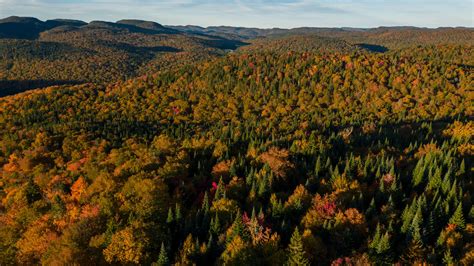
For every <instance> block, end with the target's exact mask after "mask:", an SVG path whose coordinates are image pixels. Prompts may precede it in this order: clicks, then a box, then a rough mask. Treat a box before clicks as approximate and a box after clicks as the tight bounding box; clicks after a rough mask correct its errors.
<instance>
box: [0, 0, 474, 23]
mask: <svg viewBox="0 0 474 266" xmlns="http://www.w3.org/2000/svg"><path fill="white" fill-rule="evenodd" d="M473 2H474V0H431V1H428V0H399V1H396V0H360V1H356V0H215V1H211V0H119V1H112V0H0V17H8V16H12V15H16V16H31V17H37V18H39V19H43V20H46V19H53V18H66V19H80V20H84V21H92V20H106V21H117V20H120V19H143V20H151V21H156V22H159V23H161V24H164V25H199V26H220V25H226V26H243V27H258V28H273V27H280V28H294V27H302V26H310V27H361V28H369V27H378V26H418V27H430V28H435V27H452V26H465V27H474V8H473Z"/></svg>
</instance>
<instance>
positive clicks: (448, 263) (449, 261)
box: [443, 248, 454, 266]
mask: <svg viewBox="0 0 474 266" xmlns="http://www.w3.org/2000/svg"><path fill="white" fill-rule="evenodd" d="M443 263H444V264H445V265H446V266H451V265H454V258H453V256H451V249H449V248H448V249H447V250H446V252H444V256H443Z"/></svg>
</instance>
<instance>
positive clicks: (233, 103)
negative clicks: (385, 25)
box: [0, 22, 474, 265]
mask: <svg viewBox="0 0 474 266" xmlns="http://www.w3.org/2000/svg"><path fill="white" fill-rule="evenodd" d="M133 23H136V22H133ZM148 26H150V25H148ZM151 26H153V25H151ZM107 32H108V30H103V29H100V30H97V31H92V32H90V31H86V32H83V30H82V29H80V30H75V31H73V32H61V31H58V32H46V33H42V34H41V37H40V38H42V40H53V39H54V43H55V44H46V43H43V42H42V41H40V42H39V43H38V42H37V41H14V42H18V44H16V45H8V46H5V48H3V50H2V51H4V52H3V56H4V57H7V56H11V57H15V56H14V54H15V52H18V53H22V54H28V55H29V56H31V57H29V58H31V59H28V60H27V62H35V64H37V65H36V66H35V65H32V67H31V68H26V67H23V66H19V65H18V66H15V65H14V66H11V67H10V68H9V69H17V70H21V72H22V71H29V69H30V70H31V71H38V73H39V71H47V70H46V68H47V66H48V63H47V62H49V60H51V59H48V60H47V61H46V63H44V61H43V60H44V59H43V56H47V57H51V56H53V53H46V54H45V55H43V54H36V53H37V52H38V51H40V50H38V49H34V50H33V51H30V52H22V51H23V50H24V49H29V48H28V47H29V45H31V44H32V43H33V44H34V45H44V47H43V48H44V49H54V50H58V51H62V50H61V49H63V47H64V49H65V55H66V56H67V57H70V58H71V59H70V60H71V61H70V62H78V61H79V62H80V61H81V60H77V58H84V59H83V60H88V58H89V57H92V58H94V57H95V56H97V54H96V53H99V54H100V52H97V51H95V50H94V48H91V46H89V44H88V43H87V42H84V43H81V42H80V41H79V40H82V39H84V38H83V36H85V35H87V34H93V36H98V37H100V38H98V42H99V41H100V42H105V43H107V41H108V38H109V36H113V38H115V39H119V40H121V41H120V42H121V43H127V45H130V46H133V47H136V46H137V45H138V44H139V45H140V46H143V47H154V46H155V44H156V43H157V42H158V40H156V39H153V40H150V42H149V43H148V42H147V40H148V39H143V40H141V39H140V41H138V40H137V39H136V38H134V39H128V38H127V37H126V36H122V35H121V34H120V33H114V34H113V35H108V33H107ZM468 34H470V35H471V36H472V31H471V32H470V33H468ZM74 36H77V39H74V38H73V37H74ZM134 36H136V37H137V38H140V36H142V35H140V34H138V33H137V35H134ZM178 36H181V35H179V34H178V35H177V37H178ZM153 38H155V37H153ZM156 38H159V36H156ZM180 38H188V37H184V36H182V37H180ZM76 40H77V42H76ZM167 40H168V39H167ZM167 40H164V41H163V43H161V44H160V45H162V46H171V45H170V44H168V43H167V42H166V41H167ZM22 43H25V45H24V46H23V45H20V44H22ZM249 43H250V45H249V46H247V47H243V48H241V49H238V50H237V51H235V52H232V53H229V54H227V55H223V56H221V57H215V58H213V59H211V60H208V61H206V62H202V63H197V64H195V63H193V64H185V63H183V64H180V65H177V66H176V67H175V68H171V69H163V68H161V69H159V68H155V67H150V68H145V69H146V71H145V70H144V72H143V73H149V74H147V75H144V76H141V77H139V78H133V79H129V80H122V81H116V82H115V81H114V82H111V83H109V84H106V83H96V84H93V83H87V84H82V85H76V86H72V85H70V86H69V85H68V86H54V87H49V88H46V89H41V90H33V91H29V92H25V93H21V94H18V95H14V96H9V97H4V98H0V110H1V111H0V135H1V138H0V165H1V168H0V199H1V202H0V264H1V265H8V264H25V265H28V264H45V265H73V264H77V265H107V264H123V265H132V264H144V265H151V264H153V265H171V264H173V265H193V264H196V265H214V264H215V265H286V264H288V265H391V264H394V263H400V264H402V265H410V264H421V263H427V264H432V265H440V264H446V265H473V264H474V241H473V240H474V208H473V206H472V202H473V193H474V184H473V155H474V142H473V134H474V123H473V120H472V118H473V115H474V106H473V105H472V102H473V100H474V91H473V84H474V82H473V79H474V71H473V61H474V58H473V54H474V53H473V49H474V47H473V46H472V44H463V43H460V44H453V43H449V42H445V43H442V44H423V45H419V44H417V43H416V42H414V43H412V45H411V46H410V47H408V48H403V47H399V48H390V50H389V51H387V52H385V53H372V52H369V51H367V50H365V49H363V48H361V47H359V46H356V45H355V44H356V43H358V42H354V43H350V42H349V41H344V40H335V39H333V38H330V37H327V36H326V37H320V36H319V37H315V36H314V35H305V36H289V37H278V38H268V39H261V40H253V41H251V42H249ZM382 44H383V43H380V44H377V43H373V45H382ZM49 45H52V46H49ZM69 45H72V46H74V47H76V48H74V49H69V48H67V47H68V46H69ZM94 47H95V45H94ZM104 47H108V46H107V45H106V46H104ZM43 48H42V49H43ZM42 49H41V50H42ZM104 49H105V48H104ZM121 49H122V48H121ZM143 49H145V50H146V48H143ZM179 49H183V50H186V49H187V48H185V47H182V48H179ZM196 49H201V48H199V47H198V48H196ZM86 51H89V52H86ZM134 51H135V49H134ZM89 53H90V54H89ZM106 53H111V54H110V55H113V54H114V50H113V49H111V50H107V49H106ZM110 55H109V54H107V56H106V58H110V61H107V62H104V64H105V63H107V64H112V65H111V66H110V67H107V68H106V69H110V72H112V73H110V75H112V76H114V75H115V74H113V71H115V70H114V69H115V68H114V67H113V64H114V63H112V62H114V58H115V57H114V56H110ZM54 56H59V55H58V54H55V55H54ZM61 57H62V56H61ZM76 57H77V58H76ZM117 57H118V58H119V56H118V55H117ZM170 58H171V60H174V57H170ZM61 61H65V63H64V64H65V65H64V66H68V67H70V66H74V64H73V63H71V64H70V63H68V61H67V60H61ZM50 62H55V61H54V60H52V61H50ZM117 62H121V60H118V61H117ZM14 64H18V63H14ZM58 64H59V63H58ZM30 65H31V63H30ZM53 65H54V66H56V63H54V64H53ZM40 66H43V67H40ZM58 66H59V67H60V66H61V65H58ZM15 67H16V68H15ZM61 69H62V67H61ZM148 70H150V71H148ZM153 70H155V72H153ZM98 71H101V70H98ZM116 71H117V72H116V73H117V74H118V75H120V74H122V75H126V74H125V72H122V69H121V68H120V67H118V68H116ZM4 73H6V75H17V74H15V73H19V72H16V71H10V70H9V71H7V72H4ZM22 73H23V72H22ZM74 73H76V72H74ZM77 73H83V75H85V76H81V75H80V74H78V76H77V77H76V76H74V75H73V74H67V75H66V74H65V76H64V77H73V78H74V79H76V78H77V79H78V80H80V79H81V77H87V79H88V78H90V77H92V76H87V73H88V72H83V71H78V72H77ZM92 73H97V74H99V75H98V76H99V77H102V76H103V75H107V73H104V74H100V73H101V72H92ZM151 73H152V74H151ZM18 75H19V74H18ZM25 75H27V74H25ZM42 75H43V74H42V73H39V74H38V76H42ZM91 75H92V74H91ZM112 76H111V77H112ZM117 80H119V79H117Z"/></svg>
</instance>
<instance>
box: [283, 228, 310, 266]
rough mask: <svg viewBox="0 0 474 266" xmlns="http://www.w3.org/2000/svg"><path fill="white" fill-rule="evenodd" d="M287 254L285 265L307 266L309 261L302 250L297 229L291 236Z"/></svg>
mask: <svg viewBox="0 0 474 266" xmlns="http://www.w3.org/2000/svg"><path fill="white" fill-rule="evenodd" d="M288 252H289V254H288V262H287V265H291V266H293V265H309V261H308V259H307V258H306V254H305V253H306V252H305V251H304V249H303V240H302V238H301V235H300V232H299V231H298V228H296V229H295V231H294V233H293V235H292V236H291V239H290V245H289V246H288Z"/></svg>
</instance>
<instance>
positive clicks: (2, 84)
mask: <svg viewBox="0 0 474 266" xmlns="http://www.w3.org/2000/svg"><path fill="white" fill-rule="evenodd" d="M82 83H84V82H83V81H79V80H41V79H40V80H0V97H5V96H9V95H14V94H17V93H21V92H25V91H29V90H34V89H40V88H45V87H50V86H58V85H78V84H82Z"/></svg>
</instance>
